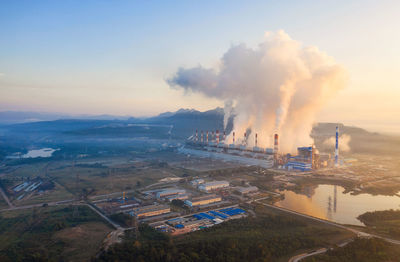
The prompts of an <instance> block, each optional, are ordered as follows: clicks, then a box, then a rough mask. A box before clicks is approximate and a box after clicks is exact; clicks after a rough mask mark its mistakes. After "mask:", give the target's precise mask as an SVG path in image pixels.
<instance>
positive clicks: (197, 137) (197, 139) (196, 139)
mask: <svg viewBox="0 0 400 262" xmlns="http://www.w3.org/2000/svg"><path fill="white" fill-rule="evenodd" d="M195 141H196V142H198V141H199V134H198V132H197V129H196V138H195Z"/></svg>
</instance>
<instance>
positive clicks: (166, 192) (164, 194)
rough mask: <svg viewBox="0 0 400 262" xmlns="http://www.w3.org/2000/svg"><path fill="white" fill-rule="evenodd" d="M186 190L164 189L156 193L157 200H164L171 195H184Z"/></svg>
mask: <svg viewBox="0 0 400 262" xmlns="http://www.w3.org/2000/svg"><path fill="white" fill-rule="evenodd" d="M185 193H186V190H184V189H165V190H162V191H160V192H158V193H157V195H156V196H157V198H159V199H160V198H166V197H169V196H173V195H179V194H185Z"/></svg>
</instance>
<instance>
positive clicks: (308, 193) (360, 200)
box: [275, 185, 400, 225]
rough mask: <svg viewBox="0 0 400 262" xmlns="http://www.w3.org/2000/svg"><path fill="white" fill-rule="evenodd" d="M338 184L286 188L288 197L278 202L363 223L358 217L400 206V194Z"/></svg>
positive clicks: (341, 220) (337, 219) (309, 212)
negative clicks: (349, 188) (361, 190)
mask: <svg viewBox="0 0 400 262" xmlns="http://www.w3.org/2000/svg"><path fill="white" fill-rule="evenodd" d="M344 190H345V189H344V188H343V187H341V186H334V185H318V186H314V187H306V188H304V189H303V190H302V192H298V193H295V192H293V191H289V190H285V191H282V193H283V194H284V195H285V199H284V200H281V201H279V202H277V203H275V205H276V206H279V207H284V208H287V209H290V210H293V211H296V212H299V213H303V214H307V215H311V216H314V217H319V218H322V219H327V220H331V221H334V222H337V223H341V224H351V225H363V223H361V222H360V221H359V220H358V219H357V217H358V216H359V215H361V214H363V213H365V212H368V211H377V210H388V209H400V197H398V196H383V195H377V196H374V195H370V194H359V195H352V194H350V193H344Z"/></svg>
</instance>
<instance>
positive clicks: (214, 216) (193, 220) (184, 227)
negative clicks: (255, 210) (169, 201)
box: [153, 206, 247, 235]
mask: <svg viewBox="0 0 400 262" xmlns="http://www.w3.org/2000/svg"><path fill="white" fill-rule="evenodd" d="M246 216H247V212H246V211H245V210H243V209H242V208H238V207H237V206H233V207H227V208H222V209H213V210H209V211H207V212H200V213H196V214H193V215H190V216H185V217H178V218H173V219H169V220H167V221H165V222H162V223H155V224H154V225H153V226H154V228H156V229H157V230H159V231H162V232H167V233H171V234H172V235H180V234H185V233H189V232H193V231H197V230H200V229H203V228H208V227H212V226H214V225H217V224H220V223H223V222H224V221H227V220H231V219H238V218H242V217H246Z"/></svg>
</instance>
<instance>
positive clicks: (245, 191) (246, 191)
mask: <svg viewBox="0 0 400 262" xmlns="http://www.w3.org/2000/svg"><path fill="white" fill-rule="evenodd" d="M235 189H236V190H237V191H238V192H239V193H240V194H242V195H246V194H250V193H255V192H258V187H256V186H249V187H236V188H235Z"/></svg>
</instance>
